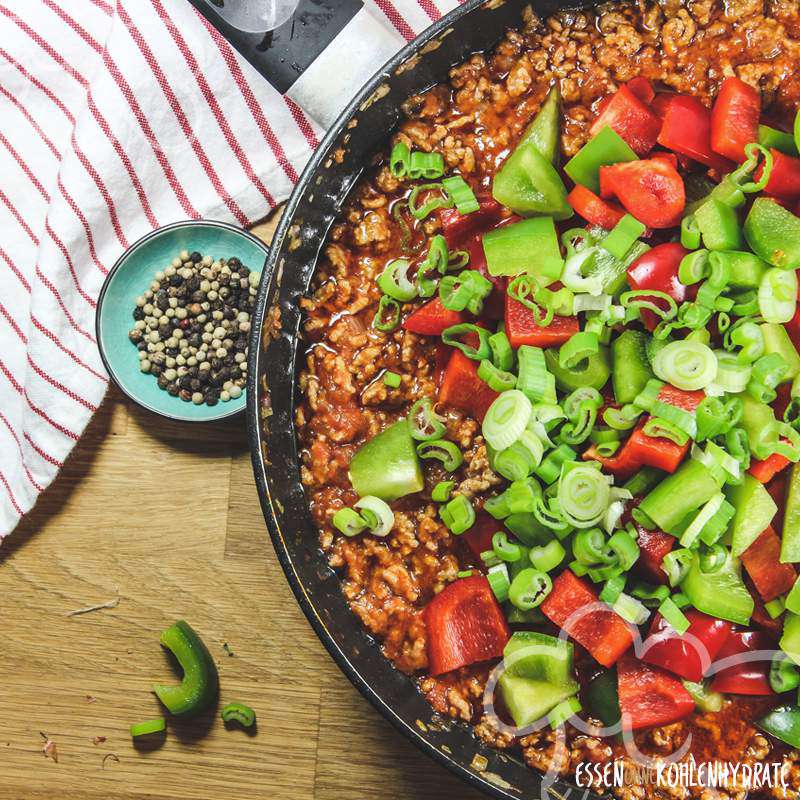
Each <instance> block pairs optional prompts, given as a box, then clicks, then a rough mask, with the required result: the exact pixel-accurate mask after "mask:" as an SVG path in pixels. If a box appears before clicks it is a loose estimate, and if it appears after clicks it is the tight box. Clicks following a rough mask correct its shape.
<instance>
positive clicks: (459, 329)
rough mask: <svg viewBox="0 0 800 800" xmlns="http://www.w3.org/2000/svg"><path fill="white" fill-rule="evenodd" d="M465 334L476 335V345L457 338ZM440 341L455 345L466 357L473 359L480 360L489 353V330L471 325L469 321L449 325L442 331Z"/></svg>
mask: <svg viewBox="0 0 800 800" xmlns="http://www.w3.org/2000/svg"><path fill="white" fill-rule="evenodd" d="M467 335H470V336H477V337H478V344H477V347H473V346H472V345H471V344H467V343H466V342H462V341H461V339H460V338H459V337H461V336H467ZM442 341H443V342H444V343H445V344H449V345H450V346H451V347H457V348H458V349H459V350H460V351H461V352H462V353H463V354H464V355H465V356H466V357H467V358H471V359H473V360H474V361H482V360H483V359H484V358H488V357H489V355H490V354H491V348H490V347H489V331H487V330H486V328H481V327H479V326H478V325H473V324H472V323H471V322H462V323H461V324H459V325H451V326H450V327H449V328H445V329H444V330H443V331H442Z"/></svg>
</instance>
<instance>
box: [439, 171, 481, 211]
mask: <svg viewBox="0 0 800 800" xmlns="http://www.w3.org/2000/svg"><path fill="white" fill-rule="evenodd" d="M442 186H443V187H444V190H445V192H446V193H447V196H448V197H449V198H450V203H451V205H454V206H455V207H456V209H457V210H458V213H459V214H471V213H472V212H473V211H477V210H478V209H479V208H480V207H481V206H480V203H479V202H478V199H477V198H476V197H475V192H473V191H472V189H471V188H470V185H469V184H468V183H467V182H466V181H465V180H464V179H463V178H462V177H461V176H460V175H454V176H453V177H452V178H445V179H444V180H443V181H442Z"/></svg>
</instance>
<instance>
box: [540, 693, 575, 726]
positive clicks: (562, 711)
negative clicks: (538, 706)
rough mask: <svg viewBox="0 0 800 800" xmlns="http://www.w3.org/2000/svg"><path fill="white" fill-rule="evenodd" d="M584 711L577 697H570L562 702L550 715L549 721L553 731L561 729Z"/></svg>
mask: <svg viewBox="0 0 800 800" xmlns="http://www.w3.org/2000/svg"><path fill="white" fill-rule="evenodd" d="M582 710H583V706H582V705H581V701H580V700H579V699H578V698H577V697H570V698H569V699H568V700H563V701H562V702H560V703H559V704H558V705H557V706H556V707H555V708H554V709H553V710H552V711H551V712H550V713H549V714H548V715H547V721H548V722H549V723H550V727H551V728H553V729H556V728H560V727H561V726H562V725H564V724H566V723H567V722H569V721H570V719H572V717H574V716H575V715H576V714H579V713H580V712H581V711H582Z"/></svg>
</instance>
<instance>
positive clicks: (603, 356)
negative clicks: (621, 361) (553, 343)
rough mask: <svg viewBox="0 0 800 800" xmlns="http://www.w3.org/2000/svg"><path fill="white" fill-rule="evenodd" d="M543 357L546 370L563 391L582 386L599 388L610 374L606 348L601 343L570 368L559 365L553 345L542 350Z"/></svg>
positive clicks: (604, 383)
mask: <svg viewBox="0 0 800 800" xmlns="http://www.w3.org/2000/svg"><path fill="white" fill-rule="evenodd" d="M544 359H545V363H546V364H547V369H548V371H549V372H550V373H551V374H552V375H553V376H554V377H555V379H556V386H558V388H559V389H561V390H562V391H564V392H571V391H573V390H574V389H580V388H581V387H583V386H591V387H592V388H593V389H598V390H600V389H602V388H603V386H605V385H606V383H607V382H608V378H609V376H610V375H611V367H610V365H609V356H608V348H607V347H603V346H602V345H601V346H600V349H599V350H598V351H597V352H596V353H592V355H590V356H588V357H587V358H585V359H583V360H582V361H580V362H579V363H578V364H577V365H576V366H574V367H572V368H571V369H567V368H566V367H562V366H561V364H560V362H559V358H558V351H557V350H556V349H555V348H554V347H550V348H548V349H547V350H545V351H544Z"/></svg>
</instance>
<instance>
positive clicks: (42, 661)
mask: <svg viewBox="0 0 800 800" xmlns="http://www.w3.org/2000/svg"><path fill="white" fill-rule="evenodd" d="M270 231H271V226H267V227H264V228H261V229H259V230H258V232H260V233H261V234H262V235H264V237H265V238H268V236H269V233H270ZM115 598H119V604H118V605H117V606H116V607H114V608H110V609H105V610H98V611H94V612H92V613H88V614H84V615H80V616H67V614H68V612H70V611H73V610H75V609H79V608H82V607H86V606H89V605H92V604H96V603H103V602H106V601H109V600H112V599H115ZM182 618H183V619H186V620H187V621H189V622H190V624H191V625H193V626H194V627H195V628H196V629H197V630H198V631H199V632H200V633H201V635H202V636H203V638H204V640H205V642H206V643H207V645H208V647H209V649H210V650H211V652H212V654H213V655H214V657H215V659H216V661H217V664H218V665H219V672H220V679H221V701H222V702H223V703H225V702H228V701H230V700H234V699H240V700H243V701H244V702H247V703H248V704H250V705H251V706H252V707H253V708H254V709H255V710H256V712H257V715H258V723H257V731H256V733H255V734H254V735H248V734H247V733H245V732H244V731H242V730H241V729H231V730H226V728H225V726H224V724H223V723H222V721H221V720H220V719H219V716H218V710H215V711H214V712H213V713H209V714H207V715H206V716H204V717H202V718H200V719H197V720H195V721H193V722H190V723H189V722H187V723H182V724H180V725H178V724H173V723H171V722H170V724H169V728H168V733H167V736H166V738H165V739H164V740H162V741H157V742H156V743H155V744H154V745H152V746H138V747H137V746H135V745H134V744H133V743H132V741H131V737H130V735H129V733H128V728H129V726H130V724H131V723H133V722H138V721H141V720H146V719H150V718H152V717H156V716H160V715H161V710H160V708H159V704H158V702H157V700H156V698H155V696H154V695H153V694H152V693H151V692H150V684H151V683H152V682H154V681H175V680H177V679H176V676H175V674H174V672H173V670H172V668H171V666H170V663H169V660H168V658H167V656H166V655H165V653H164V652H163V651H162V649H161V648H160V646H159V644H158V637H159V634H160V632H161V631H162V630H163V629H164V628H166V627H167V626H169V625H170V624H171V623H172V622H174V621H175V620H176V619H182ZM0 624H2V628H0V630H1V631H2V639H0V686H1V687H2V688H0V798H2V799H3V800H5V799H6V798H9V799H13V800H29V799H30V800H35V799H37V798H43V799H44V798H46V799H47V800H72V799H73V798H76V799H77V798H80V799H81V800H94V799H95V798H97V800H100V798H102V799H103V800H117V799H119V800H121V799H122V798H149V799H150V800H156V799H157V798H194V799H195V800H206V798H207V799H208V800H212V799H213V800H220V799H221V798H225V800H239V798H242V800H244V798H253V797H270V798H280V800H283V798H291V800H351V799H355V798H358V799H359V800H360V799H361V798H387V799H389V800H392V799H393V798H398V799H399V798H404V800H415V799H416V798H443V797H446V798H449V797H453V798H456V797H457V798H461V799H463V800H478V798H479V797H481V796H482V795H478V794H477V793H476V792H474V791H473V790H471V789H468V788H467V787H466V786H465V785H463V784H462V783H461V782H459V781H458V780H457V779H456V778H454V777H452V776H451V775H450V774H449V773H447V772H446V771H445V770H444V769H443V768H441V767H439V766H438V765H436V764H434V763H433V762H432V761H429V760H428V759H427V757H426V756H423V755H422V754H421V753H419V752H418V751H417V750H416V749H415V748H414V747H413V746H412V745H411V744H410V743H408V742H407V741H406V740H405V739H403V738H402V737H401V736H400V735H399V734H398V733H396V732H395V731H394V729H393V728H392V727H391V726H390V725H389V723H387V722H386V721H384V720H383V718H382V717H380V716H379V715H378V714H377V712H375V711H374V710H373V709H372V707H371V706H370V705H369V704H368V703H367V701H366V700H364V699H363V698H362V697H361V695H359V694H358V693H357V692H356V690H355V689H354V688H353V687H352V686H351V684H350V683H349V681H348V680H347V679H346V678H345V677H344V675H343V674H342V673H341V672H340V671H339V670H338V668H337V667H336V666H335V665H334V663H333V661H332V660H331V659H330V658H329V656H328V654H327V652H326V651H325V649H324V648H323V646H322V644H321V643H320V642H319V640H318V639H317V638H316V636H315V634H314V633H313V631H312V629H311V627H310V625H309V624H308V623H307V621H306V619H305V617H304V616H303V614H302V612H301V611H300V609H299V607H298V606H297V604H296V603H295V600H294V596H293V595H292V593H291V591H290V589H289V586H288V584H287V583H286V580H285V579H284V576H283V573H282V571H281V569H280V567H279V566H278V564H277V560H276V558H275V554H274V552H273V549H272V545H271V543H270V542H269V539H268V535H267V532H266V528H265V526H264V522H263V518H262V516H261V510H260V507H259V504H258V498H257V495H256V489H255V484H254V480H253V474H252V470H251V466H250V456H249V453H248V450H247V444H246V437H245V423H244V420H243V419H240V420H235V421H231V422H227V423H221V424H219V425H215V426H210V427H208V428H201V427H196V426H184V425H181V424H178V423H171V422H167V421H164V420H161V419H159V418H157V417H154V416H152V415H150V414H148V413H147V412H145V411H143V410H141V409H139V408H138V407H136V406H133V405H132V404H130V403H129V402H127V401H126V400H125V399H124V398H123V397H122V396H121V395H120V394H119V392H117V391H114V390H112V391H110V392H109V395H108V397H107V398H106V401H105V402H104V403H103V405H102V407H101V409H100V411H99V412H98V414H97V415H96V417H95V418H94V420H93V421H92V422H91V423H90V425H89V428H88V430H87V432H86V435H85V436H84V437H83V439H82V440H81V441H80V443H79V444H78V445H77V447H76V448H75V450H74V452H73V454H72V456H71V457H70V459H69V460H68V462H67V464H66V465H65V467H64V469H63V470H62V472H61V474H60V475H59V477H58V478H57V479H56V481H55V483H54V484H53V486H51V487H50V489H49V490H48V491H47V492H46V493H45V494H44V495H43V496H42V497H41V499H40V501H39V504H38V505H37V507H36V508H35V509H34V511H33V512H32V513H31V514H30V515H29V516H28V517H27V518H26V519H25V520H24V521H23V523H22V524H21V525H20V527H19V528H18V529H17V530H16V531H15V532H14V534H13V535H12V536H11V537H10V538H8V539H7V540H6V541H5V543H4V544H3V545H2V547H0ZM226 644H227V649H226V648H225V645H226ZM41 734H45V735H46V736H47V737H49V738H50V740H51V741H52V742H54V743H55V746H56V748H57V753H58V762H57V763H56V762H55V761H54V760H53V759H52V758H47V757H46V756H45V754H44V753H43V751H42V748H43V745H44V743H45V739H44V738H43V737H42V735H41ZM100 737H103V738H102V740H101V738H100ZM109 754H114V756H113V757H110V756H109Z"/></svg>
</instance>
